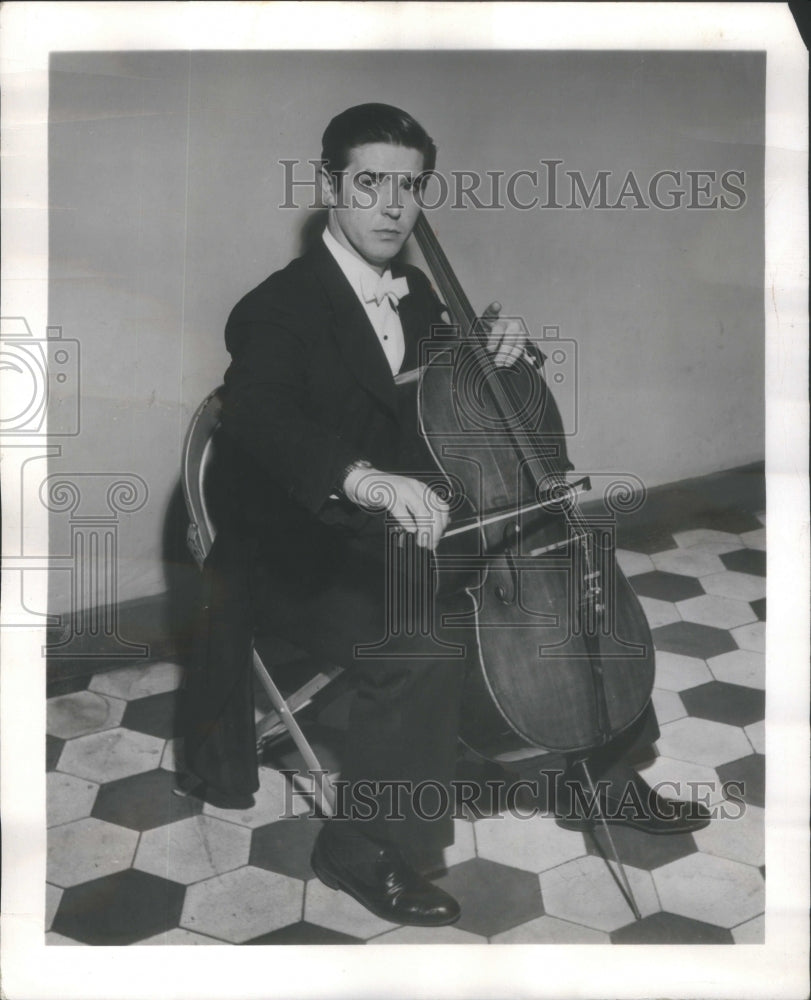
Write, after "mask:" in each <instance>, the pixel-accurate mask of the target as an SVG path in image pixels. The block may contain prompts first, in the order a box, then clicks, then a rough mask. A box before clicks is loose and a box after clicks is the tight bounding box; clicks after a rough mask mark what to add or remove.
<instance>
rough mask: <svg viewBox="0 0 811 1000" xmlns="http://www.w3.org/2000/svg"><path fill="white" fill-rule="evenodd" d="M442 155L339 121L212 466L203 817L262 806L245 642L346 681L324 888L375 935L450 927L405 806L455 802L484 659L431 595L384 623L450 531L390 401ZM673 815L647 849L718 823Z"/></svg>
mask: <svg viewBox="0 0 811 1000" xmlns="http://www.w3.org/2000/svg"><path fill="white" fill-rule="evenodd" d="M435 157H436V149H435V146H434V143H433V141H432V140H431V138H430V137H429V136H428V135H427V133H426V132H425V130H424V129H423V128H422V127H421V126H420V125H419V124H418V123H417V122H416V121H415V120H414V119H413V118H412V117H411V116H410V115H408V114H407V113H405V112H403V111H400V110H399V109H397V108H393V107H390V106H387V105H382V104H364V105H360V106H358V107H354V108H350V109H348V110H347V111H345V112H343V113H342V114H340V115H338V116H337V117H336V118H334V119H333V120H332V121H331V122H330V124H329V125H328V127H327V129H326V131H325V133H324V136H323V148H322V163H323V168H322V171H321V176H320V183H321V192H322V198H323V203H324V205H325V206H326V208H327V225H326V229H325V231H324V233H323V237H322V239H321V240H319V241H318V243H317V245H316V246H315V247H314V248H313V249H311V250H310V251H309V252H308V253H306V254H305V255H304V256H303V257H301V258H299V259H297V260H294V261H292V262H291V263H290V264H289V265H288V266H287V267H286V268H285V269H284V270H282V271H279V272H277V273H276V274H273V275H271V276H270V277H269V278H268V279H266V280H265V281H264V282H263V283H262V284H260V285H259V286H258V287H257V288H255V289H254V290H253V291H251V292H249V293H248V294H247V295H246V296H245V297H244V298H243V299H242V300H241V301H240V302H239V303H238V304H237V306H236V307H235V308H234V310H233V312H232V313H231V316H230V318H229V320H228V324H227V328H226V344H227V347H228V350H229V352H230V354H231V356H232V363H231V365H230V367H229V369H228V372H227V373H226V377H225V394H224V398H223V425H222V438H223V441H222V443H221V448H220V452H221V462H222V469H221V475H220V481H221V482H222V483H224V484H225V487H224V488H225V492H226V494H227V496H226V501H225V506H226V507H227V508H228V509H229V510H230V514H229V516H228V517H227V518H226V519H224V521H223V524H222V526H221V528H220V530H219V532H218V535H217V539H216V541H215V544H214V547H213V549H212V552H211V555H210V557H209V560H208V563H207V566H206V577H205V578H206V586H207V595H206V600H205V602H204V617H203V622H202V625H201V629H200V633H199V637H198V638H199V650H198V657H197V659H198V665H199V666H200V669H199V670H198V671H197V672H196V673H195V676H194V679H193V683H192V685H191V690H190V714H189V724H188V727H187V738H186V744H187V761H188V764H189V767H190V770H191V771H192V772H193V773H194V774H195V775H196V776H197V777H198V778H199V779H201V780H202V781H203V782H205V792H204V794H205V796H206V798H207V799H208V800H209V801H211V802H214V803H215V804H218V805H223V806H226V807H227V806H232V807H237V808H238V807H245V806H246V805H249V804H250V802H251V801H252V793H253V792H254V791H255V790H256V788H257V787H258V781H257V772H256V761H255V754H254V738H253V703H252V696H251V683H250V662H251V661H250V649H251V642H252V637H253V633H254V629H255V628H256V627H261V628H263V629H266V630H267V631H269V632H271V633H272V634H274V635H277V636H280V637H282V638H285V639H287V640H289V641H291V642H293V643H294V644H296V645H298V646H301V647H303V648H305V649H307V650H308V651H310V652H311V653H313V654H314V655H316V656H319V657H323V658H324V659H325V660H326V661H328V662H332V663H338V664H340V665H341V666H344V667H347V668H348V669H350V670H351V671H352V673H353V675H354V678H355V683H356V691H355V694H354V701H353V704H352V709H351V713H350V719H349V727H348V732H347V737H346V747H345V749H344V755H343V759H342V762H341V764H342V767H341V777H342V779H343V780H344V781H346V782H347V786H346V787H347V790H348V795H347V797H346V799H345V802H346V803H348V807H347V809H346V810H345V812H344V814H343V815H342V816H339V817H336V818H335V819H332V820H329V821H327V822H326V823H325V824H324V827H323V829H322V831H321V833H320V834H319V837H318V840H317V842H316V846H315V849H314V852H313V857H312V865H313V869H314V871H315V872H316V874H317V875H318V877H319V878H320V879H321V880H322V881H323V882H325V883H326V884H327V885H329V886H331V887H333V888H340V889H343V890H344V891H346V892H348V893H350V894H351V895H352V896H354V897H355V898H356V899H358V900H359V901H360V902H361V903H362V904H363V905H364V906H367V907H368V908H369V909H370V910H372V911H373V912H375V913H377V914H379V915H381V916H383V917H384V918H386V919H389V920H392V921H395V922H399V923H407V924H417V925H427V926H430V925H440V924H445V923H451V922H453V921H454V920H456V919H457V918H458V916H459V907H458V904H457V903H456V901H455V900H454V899H452V898H451V897H450V896H448V895H447V894H446V893H444V892H442V891H441V890H440V889H439V888H438V887H436V886H434V885H433V884H432V883H431V882H430V881H428V880H427V879H425V878H424V877H422V876H421V875H420V874H419V873H418V868H419V866H420V863H421V861H423V860H424V859H425V857H426V856H428V855H430V854H431V853H432V852H436V850H438V849H440V848H442V847H443V846H446V845H447V844H449V843H451V842H452V839H453V828H452V817H451V812H450V811H449V810H444V811H442V812H441V814H440V815H438V816H436V818H432V819H427V818H426V815H433V813H434V812H435V811H436V810H434V809H433V808H432V806H431V805H429V804H427V803H426V802H422V803H420V804H418V805H417V806H415V802H414V799H413V796H411V795H409V794H408V791H409V790H410V789H413V788H415V787H416V786H418V785H420V784H421V783H422V784H425V785H426V787H427V786H428V785H432V786H433V787H434V788H436V787H437V786H441V787H444V788H447V787H448V785H449V782H450V781H451V779H452V777H453V773H454V768H455V763H456V743H457V730H458V718H459V701H460V692H461V683H462V679H463V675H464V669H465V655H460V650H461V651H462V653H463V654H464V653H469V652H470V649H471V644H472V639H471V632H470V631H469V630H466V629H462V628H460V627H459V626H458V625H457V626H456V627H450V626H448V625H447V624H445V623H444V618H445V617H446V616H447V615H448V614H449V613H450V614H452V613H453V612H454V611H456V610H458V611H462V610H465V609H466V608H467V604H468V601H467V598H466V595H464V594H462V595H459V594H456V595H450V596H443V597H441V598H438V597H436V595H432V596H431V598H430V600H429V602H428V603H430V605H431V610H432V626H431V628H429V629H420V628H417V629H411V630H409V629H397V628H395V627H393V625H394V624H396V623H394V622H393V620H392V609H391V605H390V596H391V593H392V592H393V591H398V592H400V593H403V592H406V591H408V588H409V585H410V583H409V580H410V578H411V577H413V573H414V566H415V565H418V564H419V563H420V562H421V561H427V563H428V564H429V570H430V560H431V559H432V552H433V550H434V549H435V548H436V546H437V545H438V543H439V541H440V539H441V537H442V534H443V531H444V530H445V528H446V527H447V525H448V519H449V509H448V506H447V504H446V502H445V500H444V499H443V497H442V494H441V490H440V489H437V488H436V484H437V482H438V481H439V479H438V476H437V469H436V465H435V463H434V460H433V459H432V457H431V454H430V452H429V451H428V449H427V447H426V445H425V443H424V441H423V439H422V435H421V434H420V428H419V423H418V416H417V412H416V406H415V397H414V394H413V392H412V393H409V392H403V391H399V390H398V387H397V386H396V384H395V376H396V375H397V374H398V373H401V372H406V371H409V370H411V369H413V368H414V367H415V366H416V365H417V363H418V354H419V343H420V341H421V340H425V338H428V337H429V336H430V334H431V329H432V326H435V325H436V324H440V323H442V322H443V317H442V310H443V307H442V305H441V303H440V302H439V301H438V299H437V297H436V295H435V293H434V292H433V290H432V288H431V285H430V283H429V282H428V280H427V278H426V277H425V275H424V274H423V273H422V272H421V271H420V270H418V269H417V268H415V267H411V266H405V265H403V264H401V263H399V262H398V254H399V252H400V250H401V248H402V247H403V244H404V243H405V241H406V240H407V239H408V236H409V235H410V233H411V231H412V229H413V227H414V225H415V224H416V221H417V218H418V214H419V211H420V207H419V202H418V189H419V184H420V180H421V178H422V177H424V176H425V175H426V172H429V171H431V170H432V169H433V167H434V163H435ZM497 313H498V309H497V307H496V306H495V305H494V307H491V309H490V310H489V315H490V317H491V319H492V322H491V324H490V333H489V336H488V345H487V346H488V349H489V350H490V351H491V352H492V355H493V358H494V360H495V363H496V365H498V366H502V365H504V366H508V365H511V364H513V363H514V362H515V361H516V359H518V358H519V357H520V356H521V355H522V354H523V352H524V347H525V345H524V334H523V333H522V327H521V326H520V325H519V324H517V323H515V322H505V321H500V320H499V319H498V318H497ZM397 533H400V534H401V535H402V536H404V537H406V536H408V537H407V541H406V544H405V546H403V547H402V550H401V551H403V552H406V551H410V552H411V553H412V556H416V557H419V558H416V559H415V558H410V559H409V558H402V559H399V560H398V559H397V551H398V548H397V546H395V547H392V545H391V539H392V537H393V536H394V535H396V534H397ZM392 553H394V557H392ZM422 578H423V580H424V581H425V580H430V579H431V573H430V572H428V573H427V574H424V575H423V577H422ZM401 584H402V586H400V585H401ZM398 588H399V590H398ZM419 603H420V604H421V606H424V605H425V601H424V600H421V601H420V602H419ZM657 735H658V727H656V721H655V717H654V716H653V715H652V712H649V713H647V715H646V716H645V717H644V719H643V720H641V722H640V725H639V726H637V727H635V730H634V732H633V733H632V734H631V735H630V736H628V737H626V738H625V740H624V741H623V744H622V746H618V747H617V748H615V749H614V750H613V751H611V752H610V753H608V752H604V754H603V757H604V761H603V764H604V766H602V767H599V768H597V773H598V774H602V773H603V772H605V771H606V770H607V769H609V768H610V767H613V766H615V765H616V764H617V761H619V760H620V758H621V756H622V754H624V753H625V752H626V751H627V750H628V748H629V747H630V746H631V745H632V744H634V741H636V742H640V741H641V742H642V743H649V742H651V741H652V740H653V739H655V738H656V736H657ZM595 763H596V762H595ZM618 773H619V772H618ZM400 786H401V787H402V788H404V789H405V790H406V794H404V795H399V793H398V787H400ZM419 805H422V808H420V807H419ZM672 813H673V815H672V817H665V818H660V819H658V820H657V819H655V818H654V819H651V822H652V823H653V824H654V826H655V827H656V829H655V830H654V832H666V831H670V830H676V829H677V830H685V829H693V828H695V827H696V825H697V824H698V825H704V823H705V822H706V819H705V817H703V816H697V814H696V813H695V811H693V812H692V813H691V814H690V815H688V814H687V812H686V811H685V810H682V809H680V808H675V809H674V810H672Z"/></svg>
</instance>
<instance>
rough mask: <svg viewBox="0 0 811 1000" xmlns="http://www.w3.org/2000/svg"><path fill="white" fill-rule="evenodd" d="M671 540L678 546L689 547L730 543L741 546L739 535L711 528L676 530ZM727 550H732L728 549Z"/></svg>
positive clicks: (737, 547)
mask: <svg viewBox="0 0 811 1000" xmlns="http://www.w3.org/2000/svg"><path fill="white" fill-rule="evenodd" d="M673 540H674V541H675V543H676V545H678V546H679V547H680V548H684V549H691V548H694V547H696V546H703V545H716V544H717V545H732V546H734V547H735V548H736V549H739V548H740V547H741V539H740V535H733V534H732V533H731V532H729V531H715V530H714V529H712V528H692V529H691V530H690V531H677V532H676V533H675V534H674V535H673ZM729 551H733V550H732V549H730V550H729Z"/></svg>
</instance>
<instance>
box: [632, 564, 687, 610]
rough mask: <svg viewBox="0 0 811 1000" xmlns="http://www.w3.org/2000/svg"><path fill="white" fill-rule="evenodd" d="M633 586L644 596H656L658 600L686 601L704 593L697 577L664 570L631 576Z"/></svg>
mask: <svg viewBox="0 0 811 1000" xmlns="http://www.w3.org/2000/svg"><path fill="white" fill-rule="evenodd" d="M631 586H632V587H633V588H634V590H635V591H636V592H637V594H639V595H641V596H642V597H654V598H656V600H657V601H673V602H675V601H686V600H687V598H688V597H700V596H701V594H703V593H704V588H703V587H702V586H701V583H700V582H699V580H697V579H696V577H694V576H682V575H681V574H679V573H666V572H665V571H664V570H654V571H653V572H652V573H640V574H639V576H634V577H631Z"/></svg>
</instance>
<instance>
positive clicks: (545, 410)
mask: <svg viewBox="0 0 811 1000" xmlns="http://www.w3.org/2000/svg"><path fill="white" fill-rule="evenodd" d="M414 235H415V238H416V240H417V243H418V245H419V247H420V250H421V251H422V254H423V256H424V258H425V260H426V262H427V264H428V266H429V269H430V271H431V273H432V275H433V278H434V280H435V282H436V285H437V287H438V289H439V292H440V296H441V298H442V300H443V302H444V304H445V307H446V310H447V312H448V314H449V316H450V323H449V324H448V326H447V327H442V328H438V329H436V330H434V331H432V336H431V338H430V340H429V341H428V342H426V343H424V344H423V352H422V354H423V356H422V358H421V365H420V369H419V370H420V376H419V386H418V390H417V392H418V408H419V417H420V424H421V430H422V434H423V438H424V440H425V442H426V444H427V445H428V448H429V450H430V451H431V452H432V455H433V458H434V460H435V462H436V464H437V466H438V468H439V469H440V470H441V472H442V474H443V476H444V480H445V482H444V491H443V492H444V496H445V498H446V499H448V500H449V502H450V504H451V510H452V514H453V512H454V511H456V512H458V511H459V510H461V509H462V507H465V508H466V510H467V513H468V516H467V517H466V518H465V519H464V521H462V522H460V521H459V520H458V518H454V517H453V516H452V519H451V524H450V527H449V529H448V530H447V531H446V532H445V535H444V536H443V540H442V542H441V543H440V545H439V547H438V549H437V553H436V566H437V575H438V578H439V579H440V581H441V578H442V574H443V573H445V574H446V573H447V572H448V569H451V570H453V569H457V570H458V569H464V568H465V567H466V566H467V567H468V568H473V569H478V572H477V573H476V574H475V576H476V579H475V582H473V583H469V584H468V585H467V586H466V588H465V589H466V590H467V593H468V595H469V597H470V602H471V608H470V613H469V621H470V624H471V627H473V628H475V637H476V647H477V652H478V656H477V657H476V658H475V659H476V662H475V663H474V665H473V667H472V669H470V670H469V671H468V675H467V679H466V682H465V688H464V692H463V699H462V728H461V732H460V738H461V740H462V742H463V743H465V744H466V745H467V746H468V747H470V748H471V749H473V750H474V751H475V752H476V753H478V754H479V755H480V756H483V757H485V758H488V759H491V760H495V761H499V760H501V761H508V760H510V759H515V757H516V756H519V755H520V753H521V751H522V750H523V751H527V750H535V751H538V750H545V751H553V752H559V753H562V754H565V755H566V756H567V758H568V759H569V761H570V762H577V763H578V764H579V765H580V766H581V768H582V769H583V773H584V774H585V777H586V780H587V783H588V785H589V787H590V791H591V794H592V795H594V797H595V799H594V800H595V802H596V801H597V798H596V794H595V790H594V785H593V782H592V779H591V775H590V773H589V770H588V767H587V765H586V758H587V756H588V754H589V753H591V752H593V751H594V750H595V749H598V748H600V747H601V746H604V745H605V744H606V743H608V742H609V741H610V740H612V739H613V738H614V737H616V736H617V735H619V734H621V733H622V732H623V731H625V730H626V729H628V727H630V726H631V725H633V723H634V722H635V721H636V720H637V719H638V718H639V717H640V716H641V715H642V713H643V712H644V711H645V709H646V707H647V705H648V703H649V701H650V697H651V692H652V689H653V678H654V650H653V641H652V638H651V634H650V629H649V626H648V623H647V620H646V618H645V615H644V612H643V610H642V607H641V605H640V602H639V600H638V598H637V596H636V594H635V593H634V591H633V590H632V589H631V586H630V584H629V583H628V580H627V579H626V577H625V576H624V574H623V573H622V571H621V569H620V568H619V566H618V565H617V562H616V558H615V555H614V537H613V519H612V518H610V517H609V518H607V519H606V518H591V519H586V517H585V516H584V515H583V513H582V511H581V509H580V506H579V502H578V496H579V495H580V494H581V493H582V492H584V491H586V490H587V489H588V488H589V487H590V482H589V479H588V477H585V478H583V479H581V480H580V481H579V482H577V483H570V482H569V481H568V479H567V474H568V473H569V472H570V471H571V470H572V468H573V467H572V465H571V463H570V462H569V461H568V457H567V454H566V443H565V434H564V428H563V424H562V419H561V415H560V411H559V409H558V407H557V405H556V403H555V400H554V398H553V396H552V394H551V392H550V391H549V389H548V386H547V385H546V382H545V380H544V378H543V373H542V369H543V355H542V354H541V353H540V352H539V351H538V350H537V348H534V347H532V346H531V347H530V348H529V349H528V350H527V351H525V356H524V358H523V359H520V360H519V361H518V362H517V363H516V364H515V365H513V366H512V367H510V368H497V367H496V366H495V364H494V361H493V358H492V356H491V354H490V353H489V352H488V350H487V349H486V335H487V332H488V330H489V324H488V323H487V321H486V319H484V320H483V319H480V318H478V317H477V314H476V313H475V311H474V310H473V308H472V306H471V304H470V301H469V299H468V298H467V296H466V295H465V292H464V291H463V289H462V287H461V285H460V284H459V281H458V279H457V278H456V275H455V274H454V272H453V269H452V268H451V265H450V263H449V262H448V259H447V257H446V256H445V254H444V252H443V251H442V248H441V247H440V245H439V243H438V240H437V239H436V236H435V234H434V232H433V230H432V229H431V227H430V225H429V223H428V221H427V219H426V217H425V215H424V214H421V215H420V217H419V219H418V221H417V224H416V226H415V229H414ZM441 486H442V484H440V487H439V488H440V490H441ZM435 488H436V484H435ZM471 532H475V534H476V536H477V537H478V542H479V545H478V550H477V551H476V552H475V553H473V554H472V555H471V554H470V553H468V554H466V555H465V554H462V555H459V554H454V553H453V552H452V551H451V552H449V551H448V541H449V540H450V539H452V538H453V537H454V536H455V535H461V534H470V533H471ZM440 585H441V584H440ZM600 819H601V821H602V823H603V825H604V828H605V831H606V834H607V837H608V840H609V844H610V847H611V850H612V852H613V854H614V858H615V860H616V862H617V865H618V869H619V872H620V875H621V878H622V880H623V883H624V886H625V889H626V892H627V895H628V898H629V902H630V903H631V906H632V909H633V911H634V914H635V916H636V917H637V919H640V913H639V910H638V907H637V905H636V902H635V901H634V898H633V893H632V891H631V888H630V885H629V883H628V881H627V877H626V875H625V872H624V869H623V867H622V864H621V863H620V861H619V857H618V855H617V852H616V849H615V847H614V844H613V841H612V838H611V834H610V831H609V829H608V825H607V823H606V821H605V817H604V816H603V815H602V813H600Z"/></svg>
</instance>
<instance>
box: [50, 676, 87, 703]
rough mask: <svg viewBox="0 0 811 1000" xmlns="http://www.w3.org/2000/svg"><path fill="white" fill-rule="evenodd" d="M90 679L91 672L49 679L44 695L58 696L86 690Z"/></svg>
mask: <svg viewBox="0 0 811 1000" xmlns="http://www.w3.org/2000/svg"><path fill="white" fill-rule="evenodd" d="M91 680H93V675H92V674H85V675H84V676H79V677H63V678H58V679H56V680H49V681H48V686H47V689H46V696H47V697H48V698H58V697H59V695H61V694H75V693H76V692H77V691H86V690H87V686H88V684H89V683H90V682H91Z"/></svg>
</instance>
